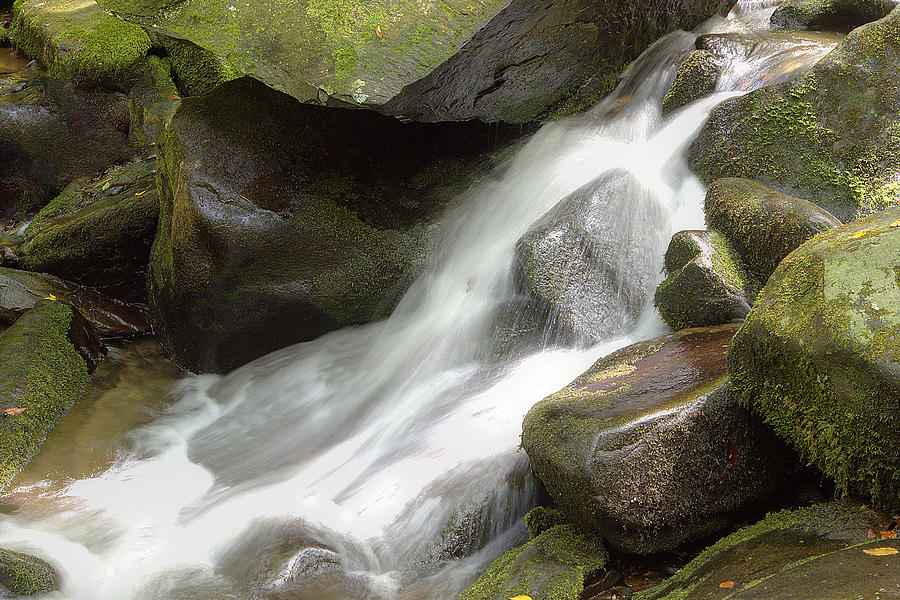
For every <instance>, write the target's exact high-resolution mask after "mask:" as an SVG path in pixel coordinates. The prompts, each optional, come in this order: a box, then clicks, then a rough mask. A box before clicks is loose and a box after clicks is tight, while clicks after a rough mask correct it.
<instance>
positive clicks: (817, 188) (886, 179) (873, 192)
mask: <svg viewBox="0 0 900 600" xmlns="http://www.w3.org/2000/svg"><path fill="white" fill-rule="evenodd" d="M897 56H900V8H898V9H897V10H895V11H894V12H892V13H891V14H890V15H889V16H887V17H885V18H884V19H881V20H880V21H876V22H874V23H870V24H868V25H864V26H863V27H860V28H858V29H856V30H854V31H853V32H851V33H850V35H848V36H847V37H846V38H845V39H844V40H843V41H842V42H841V43H840V44H839V45H838V47H837V48H836V49H835V50H834V51H833V52H832V53H831V54H829V55H828V56H827V57H826V58H824V59H823V60H821V61H820V62H819V63H817V64H816V65H815V66H814V67H813V68H812V69H811V70H809V71H808V72H807V73H806V74H804V75H802V76H801V77H799V78H797V79H795V80H793V81H790V82H786V83H781V84H778V85H773V86H770V87H766V88H762V89H760V90H757V91H755V92H751V93H750V94H747V95H745V96H741V97H739V98H735V99H732V100H729V101H727V102H724V103H722V104H721V105H719V107H718V108H716V109H715V110H714V111H713V113H712V114H711V116H710V118H709V121H708V122H707V123H706V125H705V126H704V127H703V129H702V130H701V132H700V134H699V135H698V136H697V139H696V140H695V141H694V143H693V144H692V145H691V147H690V149H689V152H688V161H689V164H690V166H691V168H692V169H693V170H694V171H695V172H696V173H697V174H698V175H699V176H700V177H701V179H703V180H704V181H706V182H707V183H711V182H713V181H715V180H716V179H719V178H722V177H742V178H746V179H753V180H755V181H758V182H760V183H763V184H765V185H767V186H769V187H772V188H774V189H776V190H778V191H780V192H783V193H785V194H788V195H791V196H796V197H798V198H803V199H805V200H809V201H811V202H814V203H815V204H818V205H819V206H821V207H823V208H825V209H826V210H827V211H828V212H830V213H831V214H832V215H834V216H835V217H837V218H838V219H840V220H841V221H843V222H847V221H850V220H853V219H855V218H858V217H860V216H864V215H867V214H871V213H873V212H876V211H878V210H881V209H884V208H886V207H887V206H889V205H891V204H892V203H893V202H895V201H897V200H900V184H898V183H897V181H898V180H900V87H897V85H896V71H897V66H898V59H897V58H896V57H897Z"/></svg>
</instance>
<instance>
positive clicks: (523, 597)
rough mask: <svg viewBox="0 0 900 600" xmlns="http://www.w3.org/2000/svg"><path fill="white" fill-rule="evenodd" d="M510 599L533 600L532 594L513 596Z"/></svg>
mask: <svg viewBox="0 0 900 600" xmlns="http://www.w3.org/2000/svg"><path fill="white" fill-rule="evenodd" d="M509 600H531V596H513V597H512V598H510V599H509Z"/></svg>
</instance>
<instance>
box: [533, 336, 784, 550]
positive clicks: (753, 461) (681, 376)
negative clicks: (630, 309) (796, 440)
mask: <svg viewBox="0 0 900 600" xmlns="http://www.w3.org/2000/svg"><path fill="white" fill-rule="evenodd" d="M737 327H738V326H737V325H721V326H717V327H710V328H703V329H685V330H682V331H680V332H678V333H675V334H673V335H670V336H666V337H662V338H658V339H655V340H650V341H647V342H640V343H638V344H634V345H632V346H629V347H627V348H624V349H622V350H619V351H618V352H615V353H613V354H611V355H609V356H607V357H605V358H602V359H600V360H599V361H597V363H596V364H594V366H593V367H591V368H590V369H589V370H588V371H587V372H585V373H584V374H582V375H581V376H580V377H578V378H577V379H576V380H575V381H574V382H572V383H571V384H570V385H569V386H567V387H566V388H564V389H563V390H561V391H559V392H557V393H556V394H553V395H552V396H549V397H547V398H545V399H544V400H542V401H540V402H539V403H537V404H536V405H535V406H534V407H533V408H532V409H531V410H530V411H529V413H528V414H527V415H526V416H525V421H524V425H523V432H522V446H523V447H524V448H525V451H526V452H527V453H528V456H529V458H530V459H531V467H532V469H533V470H534V472H535V474H536V475H537V477H538V478H539V479H540V480H541V481H542V482H543V483H544V485H545V486H546V487H547V491H548V492H549V493H550V495H551V496H552V497H553V499H554V500H555V501H556V503H557V505H558V506H559V508H560V509H561V510H562V511H563V512H564V513H565V514H566V516H568V517H569V518H571V519H572V520H573V522H575V523H577V524H578V525H580V526H582V527H584V528H585V529H586V530H589V531H593V532H595V533H597V534H598V535H600V536H601V537H602V538H603V539H604V540H605V541H606V542H607V543H608V544H610V545H612V546H614V547H616V548H618V549H620V550H623V551H625V552H630V553H636V554H652V553H656V552H660V551H663V550H667V549H671V548H674V547H675V546H677V545H679V544H681V543H683V542H686V541H690V540H696V539H700V538H703V537H705V536H707V535H709V534H711V533H714V532H716V531H720V530H722V529H724V528H725V527H727V526H728V525H729V524H731V523H732V522H733V520H734V519H736V518H737V517H738V516H739V515H740V512H741V511H742V510H746V509H747V508H748V507H750V506H753V505H754V504H756V503H758V502H760V501H762V500H764V499H767V498H769V497H770V496H771V494H772V493H773V491H774V490H775V489H776V487H777V486H778V485H779V483H780V482H781V481H782V479H783V477H784V476H785V474H786V472H787V470H788V467H789V464H790V463H789V460H790V459H789V453H788V452H787V451H786V449H784V448H783V446H782V445H781V444H779V443H778V441H777V439H776V438H775V437H774V436H773V435H772V434H771V433H769V432H768V431H767V430H766V428H765V427H764V426H763V425H762V423H760V422H759V421H758V420H757V419H755V418H754V417H753V416H752V415H751V414H750V413H749V411H747V410H746V409H744V408H742V407H741V406H739V405H738V404H737V402H736V401H734V400H733V398H732V396H731V394H730V392H729V389H728V386H727V381H728V377H727V373H726V367H725V357H726V349H727V347H728V343H729V341H730V340H731V337H732V336H733V335H734V333H735V331H737Z"/></svg>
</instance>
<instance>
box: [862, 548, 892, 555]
mask: <svg viewBox="0 0 900 600" xmlns="http://www.w3.org/2000/svg"><path fill="white" fill-rule="evenodd" d="M863 552H865V553H866V554H868V555H870V556H890V555H891V554H900V550H897V549H896V548H887V547H884V546H882V547H880V548H863Z"/></svg>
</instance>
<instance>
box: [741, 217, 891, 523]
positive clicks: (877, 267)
mask: <svg viewBox="0 0 900 600" xmlns="http://www.w3.org/2000/svg"><path fill="white" fill-rule="evenodd" d="M728 362H729V371H730V372H731V376H732V378H733V382H734V387H735V390H736V392H737V393H739V394H740V396H741V398H742V399H743V401H744V402H745V403H746V404H747V405H749V406H752V407H753V408H754V410H756V411H758V412H759V413H760V414H761V415H762V416H763V417H764V418H765V420H766V422H767V423H768V424H769V425H771V426H772V428H773V429H774V430H775V431H776V432H777V433H778V435H780V436H781V437H783V438H784V439H786V440H788V441H789V442H790V443H791V444H792V445H793V446H794V447H795V448H796V449H797V451H798V452H799V453H800V454H801V456H802V457H804V458H805V459H807V460H808V461H810V462H811V463H812V464H813V465H814V466H816V467H817V468H819V469H820V470H821V471H822V472H824V473H825V474H826V475H828V476H829V477H831V478H833V479H834V480H835V481H836V482H837V484H838V486H839V488H840V489H841V490H844V491H849V492H853V493H857V494H861V495H863V496H864V497H866V498H869V499H871V501H872V502H873V503H875V505H876V506H879V507H882V508H885V509H887V510H896V509H897V508H900V416H898V415H900V207H897V208H893V209H890V210H887V211H884V212H881V213H878V214H876V215H873V216H871V217H869V218H867V219H862V220H860V221H855V222H853V223H850V224H848V225H844V226H842V227H838V228H836V229H831V230H829V231H826V232H825V233H822V234H819V235H818V236H816V237H814V238H813V239H811V240H810V241H808V242H806V243H805V244H804V245H802V246H800V248H798V249H797V250H796V251H794V252H793V253H792V254H790V255H789V256H788V257H787V258H786V259H784V260H783V261H782V262H781V265H780V266H779V267H778V269H777V270H776V271H775V273H774V274H773V275H772V277H771V278H770V279H769V282H768V283H767V284H766V286H765V288H763V290H762V292H760V295H759V297H758V298H757V301H756V304H755V306H754V308H753V310H752V311H751V312H750V314H749V315H748V317H747V320H746V321H745V323H744V325H743V327H742V328H741V330H740V331H739V332H738V334H737V335H736V336H735V338H734V341H733V342H732V346H731V350H730V352H729V357H728Z"/></svg>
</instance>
